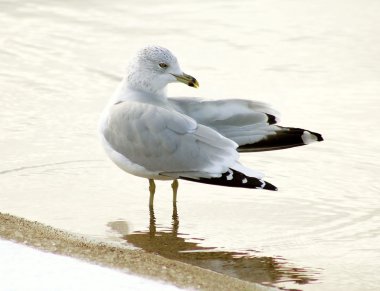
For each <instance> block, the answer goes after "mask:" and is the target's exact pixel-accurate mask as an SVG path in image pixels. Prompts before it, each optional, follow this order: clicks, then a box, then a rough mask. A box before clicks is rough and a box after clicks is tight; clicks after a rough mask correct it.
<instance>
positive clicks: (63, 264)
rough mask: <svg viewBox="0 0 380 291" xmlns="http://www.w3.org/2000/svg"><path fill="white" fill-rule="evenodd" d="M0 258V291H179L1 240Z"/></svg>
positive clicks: (157, 283)
mask: <svg viewBox="0 0 380 291" xmlns="http://www.w3.org/2000/svg"><path fill="white" fill-rule="evenodd" d="M0 258H1V260H0V274H1V280H0V290H12V291H24V290H28V291H34V290H36V291H37V290H38V291H48V290H55V291H66V290H70V291H77V290H78V291H82V290H92V291H97V290H99V291H100V290H102V291H103V290H113V291H119V290H120V291H121V290H123V291H124V290H133V291H140V290H141V291H145V290H148V291H149V290H152V291H153V290H164V291H179V290H183V289H179V288H177V287H175V286H172V285H168V284H165V283H160V282H157V281H153V280H150V279H145V278H142V277H138V276H136V275H130V274H125V273H122V272H119V271H116V270H112V269H109V268H105V267H100V266H97V265H92V264H90V263H86V262H82V261H79V260H77V259H73V258H69V257H64V256H60V255H55V254H51V253H45V252H42V251H39V250H36V249H33V248H31V247H27V246H24V245H20V244H16V243H14V242H10V241H5V240H0Z"/></svg>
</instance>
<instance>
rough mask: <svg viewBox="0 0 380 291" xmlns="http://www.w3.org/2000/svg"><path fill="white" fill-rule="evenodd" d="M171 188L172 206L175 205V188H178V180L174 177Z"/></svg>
mask: <svg viewBox="0 0 380 291" xmlns="http://www.w3.org/2000/svg"><path fill="white" fill-rule="evenodd" d="M172 189H173V206H176V205H177V190H178V180H177V179H175V180H174V181H173V183H172Z"/></svg>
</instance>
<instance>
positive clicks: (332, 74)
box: [0, 0, 380, 290]
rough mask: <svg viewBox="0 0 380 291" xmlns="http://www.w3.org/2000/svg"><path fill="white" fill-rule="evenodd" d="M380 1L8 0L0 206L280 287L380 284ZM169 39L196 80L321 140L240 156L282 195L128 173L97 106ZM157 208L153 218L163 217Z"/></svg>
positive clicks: (3, 5) (174, 89)
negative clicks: (103, 132)
mask: <svg viewBox="0 0 380 291" xmlns="http://www.w3.org/2000/svg"><path fill="white" fill-rule="evenodd" d="M379 13H380V3H379V2H378V1H371V0H366V1H364V2H363V1H362V2H360V3H359V2H358V1H353V0H352V1H342V0H338V1H334V4H333V3H331V1H326V0H322V1H292V0H286V1H280V0H271V1H263V0H259V1H242V2H240V3H232V2H231V1H219V2H215V1H191V2H189V1H187V2H186V3H181V2H178V1H177V2H174V1H160V3H156V2H154V1H139V3H132V2H131V3H128V2H127V1H107V2H104V1H65V2H61V1H47V0H41V1H28V3H26V2H24V1H4V0H0V43H1V46H0V63H1V66H0V88H1V95H0V106H1V109H0V141H1V142H0V152H1V164H0V183H1V194H0V211H2V212H10V213H12V214H16V215H20V216H23V217H27V218H30V219H35V220H38V221H41V222H44V223H48V224H50V225H53V226H56V227H60V228H63V229H66V230H69V231H73V232H77V233H81V234H86V235H90V236H94V237H97V238H101V239H106V240H112V241H116V242H120V243H123V244H128V245H130V246H131V247H140V248H144V249H146V250H147V251H152V252H156V253H160V254H161V255H163V256H167V257H171V258H174V259H177V260H183V261H186V262H189V263H192V264H196V265H199V266H202V267H205V268H210V269H213V270H216V271H219V272H225V273H227V274H230V275H231V276H236V277H239V278H242V279H245V280H251V281H254V282H259V283H262V284H267V285H274V286H278V287H281V288H284V289H301V290H376V289H377V288H379V286H380V276H379V275H378V270H379V268H380V218H379V217H380V203H379V192H380V182H379V178H378V177H379V174H380V166H379V160H380V156H379V153H378V148H379V146H380V138H379V136H378V129H377V124H378V122H379V121H380V118H379V117H378V112H377V111H378V108H379V105H380V101H379V95H380V55H379V53H378V51H379V49H380V20H379V17H378V15H379ZM147 43H158V44H161V45H164V46H166V47H168V48H170V49H171V50H172V51H174V52H175V54H176V55H177V57H178V58H179V60H180V62H181V64H182V68H183V69H184V71H185V72H187V73H189V74H191V75H194V76H195V77H196V78H197V79H198V80H199V82H200V85H201V87H200V88H199V89H198V90H194V89H192V88H190V87H186V86H183V85H181V84H178V85H176V84H175V85H172V86H171V87H170V89H169V94H170V95H182V96H204V97H210V98H231V97H238V98H247V99H254V100H261V101H265V102H268V103H271V104H273V105H274V106H275V107H276V108H277V109H279V110H280V111H281V112H282V114H283V117H282V124H283V125H288V126H297V127H304V128H307V129H310V130H314V131H317V132H320V133H322V134H323V136H324V138H325V141H324V142H323V143H318V144H313V145H310V146H307V147H302V148H295V149H289V150H283V151H277V152H269V153H255V154H245V155H242V157H241V160H242V162H243V163H244V164H245V165H247V166H250V167H252V168H255V169H258V170H261V171H263V172H264V173H266V176H267V180H268V181H270V182H272V183H273V184H275V185H276V186H278V187H279V189H280V191H278V192H269V191H252V190H244V189H231V188H223V187H215V186H208V185H199V184H195V183H190V182H185V181H183V182H180V189H179V196H178V205H177V207H178V209H177V216H178V217H177V216H176V215H174V218H173V217H172V215H173V212H172V211H173V209H172V205H171V188H170V183H165V182H159V183H157V193H156V200H155V210H154V211H155V212H154V213H152V212H151V213H150V212H149V209H148V207H147V203H148V189H147V188H148V185H147V181H146V180H144V179H140V178H137V177H132V176H130V175H127V174H125V173H123V172H122V171H120V170H119V169H118V168H117V167H116V166H114V165H113V164H112V163H111V162H110V161H108V159H107V158H106V156H105V154H104V153H103V151H102V149H101V147H100V145H99V142H98V140H97V136H96V127H97V120H98V117H99V114H100V112H101V110H102V108H103V106H104V105H105V103H106V102H107V99H108V97H109V96H110V94H111V93H112V91H113V90H114V88H115V87H116V85H117V83H118V81H119V80H120V78H121V76H122V74H123V72H124V67H125V63H126V61H127V59H128V58H129V57H130V56H131V54H132V53H133V52H134V51H135V50H136V49H137V48H139V47H141V46H143V45H145V44H147ZM153 214H154V215H153Z"/></svg>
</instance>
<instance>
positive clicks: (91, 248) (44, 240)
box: [0, 213, 272, 291]
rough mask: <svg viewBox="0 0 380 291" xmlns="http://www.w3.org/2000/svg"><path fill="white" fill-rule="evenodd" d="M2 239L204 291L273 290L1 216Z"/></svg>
mask: <svg viewBox="0 0 380 291" xmlns="http://www.w3.org/2000/svg"><path fill="white" fill-rule="evenodd" d="M0 237H1V238H4V239H7V240H12V241H15V242H18V243H22V244H25V245H28V246H32V247H35V248H37V249H40V250H43V251H47V252H51V253H55V254H61V255H65V256H70V257H74V258H78V259H81V260H85V261H88V262H92V263H95V264H98V265H102V266H106V267H111V268H115V269H119V270H122V271H124V272H128V273H134V274H137V275H142V276H144V277H148V278H152V279H157V280H162V281H166V282H170V283H172V284H174V285H176V286H178V287H185V288H192V289H194V288H195V289H200V290H257V291H259V290H260V291H264V290H271V289H272V288H266V287H262V286H260V285H257V284H253V283H249V282H245V281H242V280H238V279H235V278H231V277H228V276H225V275H222V274H218V273H215V272H212V271H209V270H205V269H201V268H199V267H195V266H191V265H187V264H184V263H181V262H177V261H172V260H169V259H166V258H163V257H160V256H157V255H154V254H149V253H145V252H144V251H139V250H137V251H136V250H130V249H127V248H124V247H122V246H115V245H111V244H107V243H103V242H95V241H91V240H90V239H88V238H85V237H80V236H76V235H73V234H70V233H67V232H64V231H61V230H58V229H55V228H52V227H50V226H46V225H43V224H41V223H39V222H36V221H28V220H26V219H23V218H19V217H16V216H13V215H10V214H3V213H0Z"/></svg>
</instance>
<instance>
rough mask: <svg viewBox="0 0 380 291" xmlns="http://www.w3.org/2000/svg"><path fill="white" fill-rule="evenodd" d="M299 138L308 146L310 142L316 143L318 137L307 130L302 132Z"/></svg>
mask: <svg viewBox="0 0 380 291" xmlns="http://www.w3.org/2000/svg"><path fill="white" fill-rule="evenodd" d="M301 138H302V141H303V143H304V144H310V143H312V142H315V141H318V137H317V136H316V135H315V134H312V133H311V132H310V131H307V130H305V131H304V132H303V134H302V136H301Z"/></svg>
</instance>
